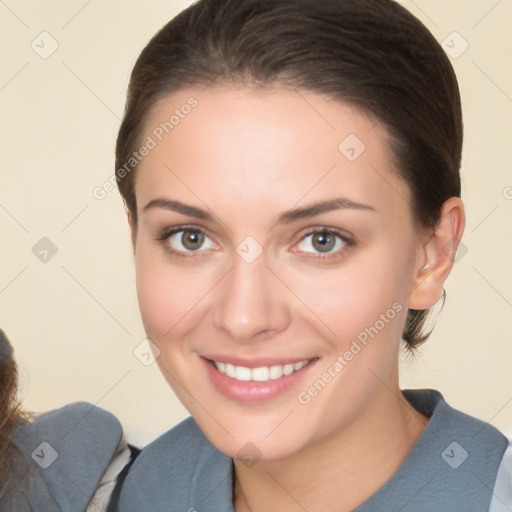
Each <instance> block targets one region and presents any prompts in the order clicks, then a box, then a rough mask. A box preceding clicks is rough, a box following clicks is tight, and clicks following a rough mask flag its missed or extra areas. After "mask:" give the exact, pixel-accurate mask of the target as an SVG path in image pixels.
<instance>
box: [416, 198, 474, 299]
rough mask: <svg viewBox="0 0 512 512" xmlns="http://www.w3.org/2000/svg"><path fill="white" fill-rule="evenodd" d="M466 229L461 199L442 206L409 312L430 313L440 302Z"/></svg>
mask: <svg viewBox="0 0 512 512" xmlns="http://www.w3.org/2000/svg"><path fill="white" fill-rule="evenodd" d="M464 226H465V215H464V205H463V203H462V201H461V199H460V198H458V197H451V198H450V199H448V200H447V201H445V203H444V204H443V206H442V208H441V217H440V219H439V222H438V224H437V226H436V228H435V229H434V231H433V233H432V234H431V236H430V237H429V238H428V240H427V241H426V242H425V243H424V245H423V248H422V254H421V259H420V262H419V264H418V267H419V268H418V269H417V270H416V277H415V279H414V281H413V285H412V288H411V291H410V293H409V308H410V309H428V308H430V307H432V306H434V305H435V304H436V302H437V301H438V300H439V299H440V297H441V295H442V294H443V285H444V283H445V281H446V279H447V278H448V276H449V275H450V272H451V270H452V268H453V264H454V262H455V256H456V253H457V248H458V247H459V243H460V239H461V238H462V234H463V232H464Z"/></svg>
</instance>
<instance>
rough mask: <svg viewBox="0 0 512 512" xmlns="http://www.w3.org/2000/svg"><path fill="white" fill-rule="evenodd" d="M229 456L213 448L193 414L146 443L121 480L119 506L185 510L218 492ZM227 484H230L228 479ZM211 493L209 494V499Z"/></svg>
mask: <svg viewBox="0 0 512 512" xmlns="http://www.w3.org/2000/svg"><path fill="white" fill-rule="evenodd" d="M230 471H231V458H229V457H227V456H226V455H224V454H223V453H222V452H220V451H219V450H217V449H216V448H215V447H214V446H213V445H212V444H211V443H210V442H209V441H208V439H207V438H206V437H205V436H204V434H203V433H202V432H201V430H200V429H199V427H198V426H197V424H196V422H195V421H194V420H193V418H187V419H186V420H184V421H182V422H181V423H179V424H178V425H177V426H176V427H174V428H173V429H171V430H169V431H168V432H166V433H165V434H163V435H161V436H160V437H159V438H157V439H156V440H155V441H153V442H152V443H150V444H149V445H148V446H146V447H145V448H144V449H143V450H142V452H141V454H140V455H139V456H138V458H137V460H136V461H135V462H134V464H133V466H132V468H131V469H130V472H129V473H128V475H127V477H126V480H125V482H124V485H123V488H122V491H121V495H120V500H119V510H121V511H125V510H126V511H128V510H134V511H135V510H143V509H145V510H149V509H151V510H161V509H162V510H163V509H165V510H174V508H172V507H171V503H172V504H173V506H175V507H176V510H188V509H190V508H193V507H194V503H193V502H195V506H196V507H197V506H198V502H199V501H201V499H204V497H203V498H201V495H204V496H207V495H208V494H209V493H212V492H213V493H218V492H220V493H222V492H223V485H219V484H226V485H228V480H229V478H230ZM229 486H231V483H230V480H229ZM212 498H213V496H211V494H210V499H212Z"/></svg>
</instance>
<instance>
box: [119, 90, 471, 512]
mask: <svg viewBox="0 0 512 512" xmlns="http://www.w3.org/2000/svg"><path fill="white" fill-rule="evenodd" d="M191 96H193V97H194V98H195V99H196V100H197V106H196V107H195V108H194V109H193V110H192V111H191V112H190V113H189V114H188V115H187V116H184V118H183V119H180V122H179V124H177V125H176V126H175V127H174V129H173V130H172V131H171V132H170V133H169V134H167V135H165V136H164V137H163V138H162V141H159V142H158V144H157V145H156V147H155V148H153V149H152V150H151V151H150V152H149V154H148V155H147V156H145V158H144V159H143V160H142V161H141V163H140V164H139V168H138V170H137V175H136V181H135V191H136V198H137V205H138V206H137V208H138V210H137V217H138V219H137V221H135V220H134V216H133V215H129V222H130V226H131V230H132V240H133V244H134V251H135V265H136V275H137V293H138V298H139V305H140V310H141V315H142V320H143V323H144V327H145V330H146V333H147V336H148V338H149V339H150V340H151V341H152V342H153V343H154V344H155V345H156V346H157V347H158V349H159V351H160V355H159V357H158V359H157V362H158V364H159V366H160V369H161V370H162V373H163V375H164V377H165V378H166V380H167V381H168V382H169V384H170V385H171V387H172V388H173V389H174V391H175V393H176V394H177V396H178V397H179V399H180V400H181V401H182V402H183V404H184V405H185V407H187V409H188V410H189V411H190V413H191V414H192V416H193V417H194V418H195V420H196V421H197V423H198V425H199V426H200V428H201V429H202V431H203V432H204V433H205V435H206V436H207V437H208V439H209V440H210V441H211V442H212V443H213V444H214V445H215V446H216V447H217V448H219V449H220V450H221V451H223V452H224V453H226V454H228V455H229V456H231V457H234V458H235V461H234V464H235V473H236V479H235V486H234V494H233V498H234V503H235V506H236V509H237V511H246V510H252V511H264V510H270V509H277V510H287V511H295V510H303V509H304V508H305V509H307V510H308V511H310V512H313V511H317V510H318V511H321V510H334V508H336V510H339V511H340V512H342V511H344V510H346V511H349V510H352V509H353V508H354V507H356V506H357V505H359V504H360V503H362V502H363V501H364V500H365V499H366V498H368V497H369V496H370V495H371V494H373V493H374V492H375V491H376V490H377V489H378V488H379V487H381V486H382V485H383V484H384V483H385V482H386V481H387V480H388V479H389V478H390V477H391V476H392V474H393V473H394V472H395V471H396V469H397V468H398V467H399V465H400V463H401V462H402V461H403V460H404V458H405V457H406V456H407V453H408V452H409V450H410V449H411V447H412V445H413V444H414V442H415V441H416V440H417V438H418V437H419V436H420V435H421V432H422V431H423V429H424V427H425V425H426V423H427V421H428V419H427V418H425V417H423V416H421V415H420V414H418V413H417V412H416V411H415V410H414V409H413V408H412V407H411V406H410V405H409V404H408V402H407V401H406V400H405V399H404V397H403V396H402V395H401V393H400V391H399V386H398V355H399V347H400V339H401V338H400V336H401V333H402V330H403V326H404V322H405V318H406V313H407V308H408V307H411V308H416V309H422V308H427V307H430V306H432V305H434V304H435V302H436V301H437V300H438V299H439V297H440V295H441V293H442V285H443V283H444V281H445V279H446V277H447V276H448V274H449V272H450V270H451V267H452V265H453V251H454V250H455V249H456V241H457V240H459V239H460V238H461V236H462V231H463V228H464V211H463V206H462V203H461V201H460V200H459V199H457V198H451V199H450V200H449V201H447V202H446V203H445V205H444V207H443V212H442V219H441V221H440V223H439V225H438V227H437V229H436V230H435V232H432V231H428V230H424V229H421V228H420V227H419V226H418V225H417V223H416V222H415V221H414V218H413V213H412V206H411V199H410V192H409V188H408V186H407V184H406V183H404V182H403V181H402V180H401V179H400V178H399V177H398V175H397V173H396V170H395V169H394V168H393V163H392V157H391V154H390V152H389V150H388V146H387V143H386V140H387V139H386V137H387V134H386V131H385V129H384V128H383V127H382V126H381V125H380V124H379V123H377V122H376V121H375V120H374V119H370V118H368V117H366V116H364V115H362V114H361V113H360V112H358V111H357V110H355V109H354V108H352V107H350V106H347V105H344V104H342V103H339V102H335V101H333V100H330V99H328V98H326V97H323V96H321V95H319V94H314V93H311V92H305V91H300V92H299V91H291V90H284V89H282V88H279V87H275V88H273V89H269V90H264V91H261V90H260V91H256V90H254V89H249V88H244V87H234V86H231V87H228V86H225V87H221V86H217V87H215V88H208V89H201V88H190V89H187V90H182V91H179V92H176V93H173V94H171V95H169V96H168V97H166V98H164V99H163V100H161V101H160V102H159V103H158V104H157V105H156V106H155V108H154V109H153V110H152V112H151V113H149V115H148V118H147V119H146V123H145V127H146V130H145V136H146V135H150V134H151V133H152V131H153V129H154V128H155V127H157V126H159V124H160V123H161V122H163V121H165V120H167V119H169V116H170V115H172V113H173V111H174V110H175V109H176V108H180V106H181V105H183V104H184V103H186V102H187V99H188V98H190V97H191ZM350 134H355V135H356V136H357V137H358V138H359V139H360V140H361V141H363V143H364V145H365V150H364V151H363V152H362V153H361V155H360V156H359V157H358V158H356V159H355V160H354V161H350V160H349V159H347V158H346V156H345V155H344V154H343V153H342V152H341V151H340V150H339V149H338V146H339V144H340V143H341V142H342V141H343V140H344V139H345V138H346V137H347V136H348V135H350ZM337 197H344V198H347V199H349V200H350V201H353V202H357V203H362V204H364V205H367V206H369V207H370V209H354V208H340V209H336V210H333V211H329V212H324V213H321V214H319V215H316V216H315V217H311V218H303V219H298V220H295V221H294V222H290V223H278V222H277V218H278V216H279V215H280V214H281V213H282V212H284V211H288V210H292V209H296V208H302V207H306V206H308V205H311V204H312V203H316V202H318V201H324V200H329V199H333V198H337ZM156 198H165V199H172V200H177V201H181V202H183V203H186V204H189V205H193V206H196V207H199V208H202V209H205V210H208V211H209V212H210V213H211V215H212V216H213V219H212V220H205V219H198V218H195V217H191V216H188V215H184V214H182V213H177V212H174V211H171V210H168V209H165V208H159V207H155V208H150V209H147V210H146V211H144V207H145V206H146V205H147V204H148V203H149V202H150V201H151V200H153V199H156ZM190 224H192V225H193V226H195V227H198V228H202V229H203V230H204V231H205V233H206V235H207V238H206V239H205V243H204V246H202V247H201V248H200V250H199V251H195V252H194V251H189V252H188V253H187V254H185V256H183V257H180V256H176V255H173V254H171V253H169V252H168V250H166V248H169V247H174V248H175V249H176V250H181V251H184V250H185V249H184V246H182V245H181V244H180V242H179V241H180V240H181V233H180V234H179V235H177V236H174V237H173V239H172V240H173V241H171V239H169V238H167V240H166V241H164V243H160V242H159V241H156V240H155V238H157V237H158V234H159V233H160V232H161V231H162V230H164V229H165V228H169V227H175V226H182V225H190ZM318 228H323V229H331V230H333V229H334V230H339V231H340V232H341V233H342V234H343V235H344V236H346V237H348V238H349V239H351V240H352V241H353V244H347V243H344V242H343V241H342V240H341V239H336V240H337V243H336V246H335V247H334V249H333V250H332V251H331V252H330V253H327V254H325V253H322V252H319V250H318V246H317V245H314V244H313V243H312V237H311V236H309V237H308V235H309V234H311V232H312V229H318ZM248 236H251V237H253V239H254V240H255V241H256V242H257V244H258V245H259V246H260V247H261V248H262V250H263V252H262V253H261V255H260V256H259V257H258V258H256V259H255V261H253V262H252V263H247V262H246V261H245V260H244V258H242V257H241V256H240V254H239V253H237V247H239V244H240V243H241V242H242V241H244V240H245V239H246V237H248ZM251 243H252V242H251ZM447 247H448V248H450V250H447ZM191 255H192V257H191ZM322 255H323V256H327V257H326V258H323V259H322V258H321V257H322ZM194 256H195V257H194ZM427 264H429V268H428V270H424V267H425V265H427ZM393 305H395V313H396V314H395V315H393V318H392V319H391V320H389V321H388V322H385V323H384V327H382V328H380V329H378V333H377V334H376V335H375V336H374V337H372V338H369V340H368V343H367V344H366V345H365V346H362V345H361V344H359V345H361V347H362V349H361V350H360V351H359V352H358V353H357V354H356V355H354V357H353V358H352V359H351V360H350V361H347V360H346V359H345V362H346V364H345V365H344V366H343V369H342V370H341V371H338V372H334V375H335V376H334V377H333V364H334V363H335V362H336V361H337V360H338V359H337V358H338V356H340V355H343V354H344V353H345V352H346V351H347V350H349V349H350V347H351V344H352V342H353V341H354V340H356V339H357V336H358V335H360V333H362V332H364V331H365V329H366V328H368V327H370V326H374V325H376V322H377V320H379V319H380V318H382V317H381V315H383V314H384V315H386V312H387V311H388V310H390V308H391V309H392V308H393ZM398 309H399V311H396V310H398ZM388 316H390V315H388ZM378 325H379V327H380V324H378ZM212 354H215V355H217V356H221V357H222V356H225V357H236V358H240V359H243V360H248V361H250V360H255V359H257V358H261V357H269V358H276V359H279V360H300V359H308V358H313V357H315V358H318V359H317V360H316V362H315V363H314V364H313V365H312V366H310V367H309V368H308V367H306V368H304V370H302V376H301V378H300V379H298V381H297V382H296V384H295V385H294V386H292V388H291V389H287V390H286V391H284V392H283V393H280V394H279V395H277V396H275V397H273V398H272V399H270V400H266V401H259V402H253V401H250V400H246V401H238V400H233V399H230V398H228V397H226V396H224V395H223V394H222V393H220V392H219V391H217V389H216V388H215V387H214V386H213V385H212V383H211V381H210V380H209V378H208V376H207V372H206V370H205V362H204V360H202V359H201V357H200V356H207V355H212ZM338 361H339V360H338ZM338 368H339V367H338ZM329 369H331V377H332V378H331V379H330V381H329V382H328V383H327V384H326V385H325V387H324V388H323V389H322V390H321V391H320V392H318V393H317V394H315V395H314V396H313V397H311V396H310V398H311V399H310V400H309V402H308V403H303V402H302V403H301V401H299V400H298V395H299V393H301V392H304V391H305V390H306V391H307V390H308V389H309V388H310V387H311V386H312V384H313V383H315V381H317V380H318V379H321V378H322V375H324V374H325V372H329ZM325 379H326V378H325ZM248 443H250V444H248ZM240 450H242V451H240ZM247 452H249V453H247ZM237 454H239V455H238V456H237ZM240 454H244V455H245V456H247V455H248V456H249V458H252V459H254V462H255V463H254V464H247V463H246V462H244V461H242V460H239V458H237V457H241V455H240ZM332 482H336V485H335V486H333V485H332Z"/></svg>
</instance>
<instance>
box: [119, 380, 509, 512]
mask: <svg viewBox="0 0 512 512" xmlns="http://www.w3.org/2000/svg"><path fill="white" fill-rule="evenodd" d="M403 394H404V396H405V397H406V398H407V400H408V401H409V402H410V403H411V404H412V405H413V406H414V407H415V408H416V409H417V410H418V411H420V412H422V413H423V414H425V415H426V416H429V417H430V421H429V423H428V425H427V427H426V429H425V430H424V432H423V433H422V435H421V436H420V438H419V439H418V441H417V442H416V443H415V445H414V446H413V448H412V449H411V451H410V452H409V454H408V456H407V458H406V459H405V460H404V462H403V463H402V464H401V466H400V467H399V469H398V470H397V471H396V473H395V474H394V475H393V476H392V477H391V478H390V479H389V480H388V481H387V482H386V484H384V485H383V486H382V487H381V488H380V489H379V490H378V491H377V492H376V493H374V494H373V495H372V496H371V497H370V498H368V499H367V500H366V501H365V502H364V503H362V504H361V505H360V506H359V507H357V508H356V509H354V511H353V512H382V511H388V510H389V511H398V510H400V511H401V512H432V511H443V512H448V511H462V510H463V511H464V512H488V510H489V506H490V503H491V499H492V496H493V489H494V486H495V483H496V475H497V471H498V467H499V466H500V463H501V461H502V459H503V454H504V452H505V450H506V448H507V444H508V440H507V438H506V437H505V436H504V435H503V434H501V433H500V432H499V431H498V430H497V429H496V428H495V427H493V426H491V425H489V424H487V423H484V422H483V421H480V420H478V419H476V418H473V417H471V416H469V415H467V414H464V413H462V412H460V411H457V410H455V409H453V408H452V407H450V406H449V405H448V404H447V403H446V401H445V400H444V398H443V397H442V395H441V394H440V393H439V392H437V391H434V390H405V391H403ZM232 484H233V464H232V459H231V458H230V457H227V456H226V455H224V454H223V453H222V452H220V451H219V450H217V449H216V448H215V447H214V446H213V445H212V444H211V443H210V442H209V441H208V440H207V439H206V437H205V436H204V435H203V434H202V432H201V430H200V429H199V427H198V426H197V424H196V423H195V421H194V420H193V419H192V418H187V419H186V420H184V421H183V422H181V423H180V424H179V425H177V426H176V427H175V428H173V429H172V430H170V431H169V432H167V433H165V434H163V435H162V436H161V437H159V438H158V439H156V440H155V441H153V442H152V443H151V444H149V445H148V446H147V447H146V448H145V449H144V450H143V451H142V453H141V454H140V455H139V457H138V459H137V460H136V461H135V463H134V464H133V466H132V468H131V470H130V471H129V473H128V475H127V477H126V479H125V482H124V486H123V489H122V491H121V495H120V500H119V506H118V509H117V510H118V512H144V511H151V512H164V511H165V512H178V511H179V512H186V511H188V512H234V508H233V505H232ZM333 485H334V482H333ZM505 510H507V509H505Z"/></svg>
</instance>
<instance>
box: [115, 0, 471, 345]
mask: <svg viewBox="0 0 512 512" xmlns="http://www.w3.org/2000/svg"><path fill="white" fill-rule="evenodd" d="M217 83H232V84H245V85H247V86H251V87H271V86H272V85H275V84H279V85H281V86H285V87H289V88H291V89H299V90H309V91H313V92H316V93H320V94H324V95H327V96H329V97H332V98H334V99H337V100H339V101H342V102H344V103H348V104H351V105H353V106H355V107H356V108H358V109H360V110H361V111H363V112H365V113H367V114H370V115H371V116H372V117H374V118H376V119H377V120H379V121H380V122H381V123H382V124H383V126H384V127H385V128H386V129H387V131H388V133H389V135H390V145H391V149H392V152H393V155H394V159H395V163H396V167H397V169H398V173H399V175H400V177H401V178H402V179H403V180H404V181H405V182H406V183H407V184H408V185H409V188H410V191H411V197H412V205H411V208H412V210H413V214H414V216H415V219H416V221H417V222H418V224H419V225H420V226H423V227H426V228H431V229H433V228H434V227H435V226H436V224H437V222H438V221H439V217H440V211H441V206H442V204H443V203H444V201H446V200H447V199H448V198H450V197H454V196H456V197H460V189H461V186H460V175H459V167H460V159H461V151H462V114H461V105H460V96H459V89H458V84H457V79H456V77H455V73H454V71H453V68H452V66H451V64H450V62H449V59H448V58H447V56H446V55H445V53H444V51H443V49H442V48H441V46H440V45H439V43H438V42H437V41H436V40H435V38H434V37H433V35H432V34H431V33H430V32H429V31H428V29H427V28H426V27H425V26H424V25H423V24H422V23H421V22H420V21H419V20H418V19H417V18H415V17H414V16H413V15H412V14H411V13H409V12H408V11H407V10H406V9H405V8H403V7H401V6H400V5H399V4H397V3H396V2H394V1H392V0H199V1H197V2H195V3H194V4H192V5H191V6H190V7H188V8H187V9H185V10H184V11H182V12H181V13H180V14H178V15H177V16H176V17H174V18H173V19H172V20H171V21H170V22H169V23H167V24H166V25H165V26H164V27H163V28H162V29H161V30H160V31H159V32H158V33H157V34H156V35H155V36H154V37H153V38H152V39H151V41H150V42H149V43H148V45H147V46H146V47H145V48H144V50H143V51H142V53H141V54H140V56H139V58H138V60H137V62H136V64H135V67H134V69H133V71H132V75H131V79H130V84H129V88H128V98H127V104H126V109H125V113H124V119H123V121H122V124H121V127H120V129H119V135H118V139H117V147H116V169H118V171H119V169H120V168H122V167H123V165H125V164H126V162H128V161H129V159H130V157H131V156H132V153H133V152H134V151H135V150H136V149H137V148H138V147H139V145H140V141H141V140H142V136H143V135H144V134H143V130H144V121H145V120H146V117H147V115H148V113H149V111H150V108H151V107H152V106H153V105H154V104H155V103H156V102H157V101H158V100H159V99H161V98H162V97H164V96H167V95H169V94H170V93H172V92H175V91H177V90H178V89H183V88H184V87H187V86H193V85H204V86H209V85H215V84H217ZM135 170H136V168H133V169H131V171H132V172H129V173H128V174H126V172H124V173H123V174H118V173H117V172H116V179H117V182H118V187H119V190H120V192H121V195H122V196H123V199H124V202H125V205H126V207H127V209H128V210H129V211H130V212H131V215H132V216H133V218H134V219H135V220H137V205H136V200H135V191H134V177H135ZM428 313H429V310H409V311H408V316H407V321H406V325H405V329H404V332H403V335H402V337H403V339H404V341H405V342H406V344H407V346H408V347H409V348H414V347H416V346H418V345H419V344H420V343H422V342H423V341H425V340H426V339H427V338H428V336H429V334H430V332H424V331H425V323H426V320H427V317H428Z"/></svg>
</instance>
